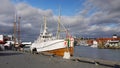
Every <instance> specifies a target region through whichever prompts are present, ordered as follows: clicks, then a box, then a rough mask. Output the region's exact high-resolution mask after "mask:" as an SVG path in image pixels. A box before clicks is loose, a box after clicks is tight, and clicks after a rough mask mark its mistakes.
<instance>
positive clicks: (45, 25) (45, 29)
mask: <svg viewBox="0 0 120 68" xmlns="http://www.w3.org/2000/svg"><path fill="white" fill-rule="evenodd" d="M45 33H47V24H46V16H44V31H43V35H45Z"/></svg>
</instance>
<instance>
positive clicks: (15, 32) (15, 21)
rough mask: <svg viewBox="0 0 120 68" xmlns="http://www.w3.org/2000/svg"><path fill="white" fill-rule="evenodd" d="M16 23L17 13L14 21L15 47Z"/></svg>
mask: <svg viewBox="0 0 120 68" xmlns="http://www.w3.org/2000/svg"><path fill="white" fill-rule="evenodd" d="M16 22H17V15H16V13H15V20H14V46H16Z"/></svg>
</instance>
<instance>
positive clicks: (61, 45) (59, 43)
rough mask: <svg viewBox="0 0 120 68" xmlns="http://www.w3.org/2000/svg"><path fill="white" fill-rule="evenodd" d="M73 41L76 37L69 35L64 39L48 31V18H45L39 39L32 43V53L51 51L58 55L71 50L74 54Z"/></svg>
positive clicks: (71, 53)
mask: <svg viewBox="0 0 120 68" xmlns="http://www.w3.org/2000/svg"><path fill="white" fill-rule="evenodd" d="M58 32H59V31H58ZM73 43H74V39H73V38H72V37H67V38H64V39H60V38H58V37H53V36H52V33H49V32H48V29H47V25H46V18H44V30H43V33H40V35H39V37H38V38H37V40H36V41H34V42H33V43H32V45H31V46H30V50H31V52H32V53H34V52H35V53H36V52H37V53H38V52H49V53H52V54H55V55H58V56H64V53H65V52H69V53H70V55H71V56H72V55H73V47H74V44H73Z"/></svg>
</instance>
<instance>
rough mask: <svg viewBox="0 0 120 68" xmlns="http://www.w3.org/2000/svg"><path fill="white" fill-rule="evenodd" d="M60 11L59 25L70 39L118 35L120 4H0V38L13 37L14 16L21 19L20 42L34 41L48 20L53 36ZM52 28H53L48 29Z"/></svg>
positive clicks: (7, 0) (13, 0)
mask: <svg viewBox="0 0 120 68" xmlns="http://www.w3.org/2000/svg"><path fill="white" fill-rule="evenodd" d="M59 6H60V8H61V23H62V24H63V25H64V26H65V27H66V28H67V29H68V30H69V32H70V33H71V35H73V36H82V37H110V36H112V35H113V34H118V35H120V0H0V34H13V22H14V15H15V12H16V13H17V15H18V16H20V17H21V22H20V23H21V25H20V26H21V39H22V40H23V41H34V40H35V39H36V38H37V37H38V36H39V33H40V31H42V30H41V26H42V25H43V16H46V18H47V26H48V28H49V32H52V33H53V35H55V33H56V30H57V22H58V15H59V12H58V10H59ZM51 27H52V28H51Z"/></svg>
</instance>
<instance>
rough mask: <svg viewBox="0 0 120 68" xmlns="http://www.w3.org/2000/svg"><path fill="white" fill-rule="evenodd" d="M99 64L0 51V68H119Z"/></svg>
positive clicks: (89, 60)
mask: <svg viewBox="0 0 120 68" xmlns="http://www.w3.org/2000/svg"><path fill="white" fill-rule="evenodd" d="M48 55H49V54H48ZM95 62H96V63H99V64H95ZM101 63H103V61H102V60H93V61H92V60H91V59H86V58H81V57H79V58H78V57H74V58H71V59H70V60H68V59H63V58H62V57H57V56H53V55H52V57H51V55H50V56H46V55H43V54H34V55H33V54H31V53H26V52H18V51H0V68H119V64H117V65H102V64H101ZM104 63H106V62H105V61H104ZM110 64H111V63H110ZM113 64H114V63H113Z"/></svg>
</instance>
